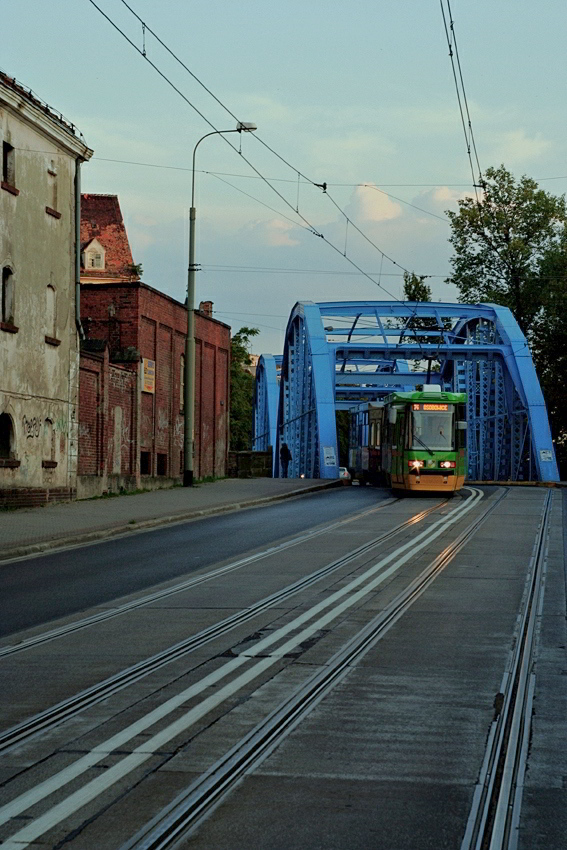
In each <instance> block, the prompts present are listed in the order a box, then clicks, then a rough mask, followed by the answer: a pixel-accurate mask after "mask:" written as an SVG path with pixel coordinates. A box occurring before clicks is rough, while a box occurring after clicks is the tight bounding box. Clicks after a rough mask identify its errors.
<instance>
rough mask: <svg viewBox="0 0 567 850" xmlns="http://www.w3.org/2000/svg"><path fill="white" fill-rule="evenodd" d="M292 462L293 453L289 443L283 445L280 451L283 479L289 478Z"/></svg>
mask: <svg viewBox="0 0 567 850" xmlns="http://www.w3.org/2000/svg"><path fill="white" fill-rule="evenodd" d="M290 460H291V452H290V450H289V446H288V444H287V443H283V444H282V447H281V449H280V463H281V465H282V478H287V468H288V466H289V462H290Z"/></svg>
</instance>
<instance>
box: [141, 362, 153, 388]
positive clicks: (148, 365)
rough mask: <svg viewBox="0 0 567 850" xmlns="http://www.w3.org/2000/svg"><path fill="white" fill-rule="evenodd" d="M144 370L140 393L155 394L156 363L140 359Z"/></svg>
mask: <svg viewBox="0 0 567 850" xmlns="http://www.w3.org/2000/svg"><path fill="white" fill-rule="evenodd" d="M142 364H143V369H144V377H143V383H142V392H144V393H155V391H156V361H155V360H148V359H147V357H142Z"/></svg>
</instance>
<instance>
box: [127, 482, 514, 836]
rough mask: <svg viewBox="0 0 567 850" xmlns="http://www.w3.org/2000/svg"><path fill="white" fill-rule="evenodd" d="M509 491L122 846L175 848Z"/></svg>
mask: <svg viewBox="0 0 567 850" xmlns="http://www.w3.org/2000/svg"><path fill="white" fill-rule="evenodd" d="M507 495H508V491H503V492H502V493H501V494H500V495H499V496H498V497H497V499H496V500H495V501H494V502H493V503H492V504H490V505H488V506H487V508H486V509H485V510H484V511H483V513H482V514H481V515H480V516H479V517H477V518H476V519H475V520H474V521H473V522H472V523H471V524H470V525H469V526H468V527H467V528H465V529H464V531H463V532H461V534H459V535H458V537H457V538H456V539H455V540H454V541H453V542H452V543H450V544H449V545H448V546H447V547H446V548H445V549H444V550H443V552H441V554H440V555H439V556H438V557H437V558H435V560H434V561H432V562H431V563H430V564H429V565H428V566H427V567H426V568H425V569H424V570H423V571H422V572H421V573H420V575H419V576H417V577H416V578H415V579H414V580H413V581H412V582H411V583H410V584H409V585H408V586H407V587H406V588H405V589H404V590H403V591H401V593H399V594H398V596H396V598H395V599H394V600H392V602H391V603H390V604H389V605H388V606H387V608H385V609H384V610H383V611H382V612H380V613H379V614H378V615H376V617H374V619H373V620H372V621H371V622H370V623H368V624H367V625H366V626H365V627H364V628H363V629H361V630H360V631H359V632H358V634H357V635H355V636H354V637H353V638H352V639H351V640H350V641H348V642H347V644H346V645H345V646H344V647H342V648H341V649H340V650H339V651H338V652H337V653H336V654H335V655H334V656H333V657H332V658H331V659H330V661H329V662H328V663H327V664H326V665H325V667H324V668H323V669H321V670H319V671H318V672H317V673H315V674H314V675H313V676H312V677H311V678H310V679H309V680H308V681H307V682H305V683H304V684H303V685H302V686H301V687H300V688H299V689H297V690H296V691H295V693H294V694H292V695H291V696H290V697H289V698H288V699H287V700H285V701H284V702H283V703H282V704H281V705H280V706H278V707H277V708H276V709H275V710H274V711H272V712H271V713H270V714H269V715H268V716H267V717H266V718H265V719H264V720H262V721H261V722H260V723H259V724H258V725H257V726H256V727H255V728H254V729H253V730H252V731H251V732H250V733H249V734H248V735H246V736H245V737H244V738H243V739H242V740H241V741H239V742H238V743H237V744H236V745H235V746H234V747H232V748H231V749H230V750H229V751H228V752H227V753H226V754H225V755H224V756H222V757H221V758H220V759H219V760H218V761H217V762H216V763H215V764H214V765H212V766H211V768H210V769H209V770H208V771H206V772H205V773H204V774H203V775H202V776H200V777H199V778H198V779H197V780H195V782H193V783H192V784H191V785H190V786H189V788H187V789H186V790H185V791H183V792H182V793H181V794H179V795H178V797H177V798H176V799H175V800H174V801H173V802H172V803H171V804H170V805H168V806H166V807H165V808H164V809H163V810H162V811H161V812H159V813H158V815H156V816H155V817H154V818H153V819H152V820H151V821H149V822H148V823H147V824H146V825H145V826H143V827H142V828H141V829H140V830H139V831H138V832H137V833H136V834H135V835H134V836H133V837H132V838H131V839H130V840H129V841H127V842H126V843H125V844H123V845H122V847H121V848H120V850H173V848H175V847H177V846H180V842H181V841H185V840H186V839H187V838H188V836H189V835H190V834H191V833H192V832H194V831H195V830H196V829H197V828H198V827H199V826H200V824H201V823H202V822H203V820H204V819H205V818H206V817H208V816H209V815H210V814H211V811H212V810H213V809H214V808H216V807H217V806H218V805H220V804H221V803H222V801H223V800H224V799H225V798H226V797H227V796H228V795H229V794H230V793H231V791H232V789H233V788H234V786H235V785H236V784H237V783H238V782H239V781H240V780H241V779H242V778H243V777H244V776H246V775H247V774H248V773H251V772H252V771H253V770H254V769H255V768H257V767H258V766H259V764H260V763H261V762H262V761H264V759H266V758H267V757H268V756H269V755H270V753H271V752H272V751H273V750H274V749H275V748H276V747H277V746H279V745H280V744H281V742H282V740H283V739H284V738H285V737H286V736H287V735H289V734H290V732H292V731H293V729H294V728H295V727H296V726H297V725H298V724H299V723H300V722H301V721H302V720H303V719H304V718H305V717H306V715H307V714H308V713H309V712H310V711H311V710H312V709H313V708H314V707H315V706H316V705H317V703H318V702H320V701H321V700H322V699H323V698H324V697H325V696H326V695H327V694H328V693H329V692H330V691H331V690H332V689H333V688H334V687H335V686H336V685H337V684H338V683H339V682H340V681H341V680H342V679H343V678H344V677H345V676H346V675H347V674H348V672H349V669H350V668H351V667H352V665H353V664H356V663H357V662H358V661H359V660H360V659H361V658H362V657H363V656H364V655H365V654H366V653H367V652H368V651H369V650H371V649H372V647H373V646H374V645H375V644H376V643H377V642H378V641H379V640H380V639H381V638H382V637H383V636H384V635H385V634H386V633H387V631H388V630H389V629H390V628H391V627H392V626H393V625H394V624H395V623H396V622H397V621H398V620H399V619H400V618H401V617H402V616H403V615H404V614H405V612H406V611H407V610H408V609H409V608H410V607H411V605H412V604H413V603H414V602H415V601H416V600H417V599H418V598H419V597H420V596H421V595H422V594H423V593H424V592H425V590H426V589H427V588H428V587H429V585H430V584H431V583H432V582H433V581H435V579H436V578H437V577H438V575H439V574H440V573H441V572H442V571H443V570H444V569H445V567H446V566H447V565H448V564H449V563H450V562H451V561H452V560H453V558H454V557H455V556H456V555H457V554H458V553H459V552H460V551H461V550H462V549H463V548H464V547H465V546H466V544H467V543H468V541H469V540H470V538H471V537H472V536H473V535H474V534H475V533H476V532H477V531H478V530H479V529H480V528H481V526H482V525H483V524H484V522H485V521H486V520H487V519H488V517H489V516H490V515H491V514H492V513H493V511H494V510H495V509H496V507H497V506H498V505H499V504H500V502H501V501H502V499H504V498H505V497H506V496H507Z"/></svg>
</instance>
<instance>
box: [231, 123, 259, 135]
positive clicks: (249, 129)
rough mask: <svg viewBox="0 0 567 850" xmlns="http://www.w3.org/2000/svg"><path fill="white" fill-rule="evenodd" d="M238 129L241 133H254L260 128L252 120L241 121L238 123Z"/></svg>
mask: <svg viewBox="0 0 567 850" xmlns="http://www.w3.org/2000/svg"><path fill="white" fill-rule="evenodd" d="M236 129H237V130H238V132H239V133H253V132H254V130H257V129H258V127H257V126H256V124H252V123H251V122H250V121H239V122H238V124H237V125H236Z"/></svg>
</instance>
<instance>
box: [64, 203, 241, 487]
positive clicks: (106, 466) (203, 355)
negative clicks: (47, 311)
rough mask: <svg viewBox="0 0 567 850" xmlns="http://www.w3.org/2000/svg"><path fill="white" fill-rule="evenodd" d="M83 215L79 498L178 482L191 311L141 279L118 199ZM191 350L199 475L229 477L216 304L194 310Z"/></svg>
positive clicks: (223, 334) (225, 357)
mask: <svg viewBox="0 0 567 850" xmlns="http://www.w3.org/2000/svg"><path fill="white" fill-rule="evenodd" d="M81 209H82V227H81V243H82V250H83V270H82V272H81V320H82V322H83V327H84V328H85V332H86V335H87V341H86V343H85V345H84V346H83V351H82V354H81V377H80V381H81V407H80V414H79V432H80V439H79V479H78V491H79V495H80V496H81V495H91V494H92V493H93V492H95V491H97V490H100V491H104V490H108V489H110V490H117V489H119V488H120V487H124V488H125V489H132V487H133V486H134V485H135V486H137V487H139V486H143V487H149V486H163V484H164V480H165V479H169V481H170V482H175V481H179V480H180V479H181V477H182V474H183V433H184V429H183V422H184V412H183V368H184V355H185V337H186V333H187V309H186V307H185V306H184V305H183V304H181V303H179V302H178V301H176V300H175V299H173V298H170V297H169V296H168V295H165V294H164V293H162V292H159V291H158V290H156V289H153V288H152V287H150V286H147V285H146V284H144V283H142V282H141V281H140V280H139V279H138V275H137V272H136V271H135V267H134V265H133V261H132V254H131V251H130V246H129V244H128V237H127V234H126V230H125V228H124V223H123V221H122V215H121V213H120V207H119V204H118V199H117V198H116V196H113V195H89V196H84V199H83V204H82V207H81ZM93 254H94V255H97V256H95V257H94V260H93V265H91V256H92V255H93ZM195 346H196V370H195V371H196V381H195V447H194V448H195V457H194V472H195V477H197V478H203V477H204V476H208V475H216V476H224V475H226V469H227V455H228V425H229V422H228V408H229V363H230V328H229V327H228V326H227V325H225V324H223V323H222V322H218V321H216V320H215V319H213V318H212V304H211V303H210V302H203V303H202V304H201V306H200V309H199V310H197V311H195ZM128 374H129V375H130V376H132V375H134V376H135V380H134V378H133V377H130V378H129V377H127V375H128ZM134 384H135V389H134ZM134 398H135V403H134V401H133V399H134ZM95 400H96V408H95ZM97 411H98V412H97Z"/></svg>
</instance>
